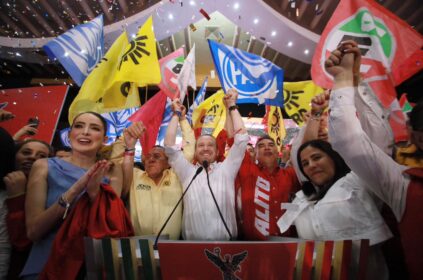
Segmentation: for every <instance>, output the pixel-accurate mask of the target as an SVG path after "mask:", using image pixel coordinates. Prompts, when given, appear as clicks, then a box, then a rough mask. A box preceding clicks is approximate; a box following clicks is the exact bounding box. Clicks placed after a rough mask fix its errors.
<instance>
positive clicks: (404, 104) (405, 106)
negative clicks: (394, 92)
mask: <svg viewBox="0 0 423 280" xmlns="http://www.w3.org/2000/svg"><path fill="white" fill-rule="evenodd" d="M399 104H400V107H401V108H402V111H403V112H404V114H407V113H409V112H411V110H413V105H411V103H410V102H408V99H407V94H406V93H403V94H402V95H401V97H400V100H399Z"/></svg>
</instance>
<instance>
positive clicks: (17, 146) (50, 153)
mask: <svg viewBox="0 0 423 280" xmlns="http://www.w3.org/2000/svg"><path fill="white" fill-rule="evenodd" d="M31 142H37V143H41V144H43V145H45V146H46V147H47V148H48V156H49V157H52V156H53V155H54V149H53V147H52V146H50V145H49V144H48V143H47V142H44V141H42V140H37V139H27V140H24V141H20V142H17V143H16V144H15V156H16V154H17V153H18V152H19V150H20V149H22V147H23V146H25V145H26V144H28V143H31Z"/></svg>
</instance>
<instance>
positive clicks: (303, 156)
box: [278, 140, 392, 279]
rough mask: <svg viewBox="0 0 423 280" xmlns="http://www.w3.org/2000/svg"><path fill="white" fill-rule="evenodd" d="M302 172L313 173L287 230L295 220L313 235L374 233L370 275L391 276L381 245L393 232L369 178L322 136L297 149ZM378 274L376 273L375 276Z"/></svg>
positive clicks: (284, 220) (285, 220)
mask: <svg viewBox="0 0 423 280" xmlns="http://www.w3.org/2000/svg"><path fill="white" fill-rule="evenodd" d="M297 157H298V163H299V168H300V170H301V172H302V173H303V174H304V176H305V177H306V178H307V179H308V181H307V182H305V183H304V184H303V188H302V190H301V191H299V192H297V193H296V196H295V199H294V200H293V201H292V203H288V204H286V205H285V207H284V208H286V210H287V211H286V212H285V214H284V215H283V216H282V217H281V218H280V219H279V221H278V225H279V228H280V230H281V232H282V233H283V232H284V231H286V230H287V229H288V228H289V227H290V226H291V225H295V226H296V229H297V232H298V235H299V237H300V238H304V239H310V240H349V239H369V240H370V246H371V250H370V256H369V262H368V268H369V269H368V272H369V273H370V274H371V273H375V275H370V274H369V273H368V275H367V276H368V279H370V278H372V279H385V278H387V275H388V273H387V268H386V265H385V262H384V259H383V256H382V254H381V253H380V250H379V248H378V247H377V246H375V245H377V244H380V243H381V242H383V241H385V240H387V239H389V238H391V237H392V234H391V232H390V231H389V229H388V227H387V226H386V224H385V223H384V221H383V219H382V217H381V215H380V213H379V211H378V209H377V207H376V205H375V203H374V201H373V199H372V197H371V196H370V195H369V193H368V192H367V191H366V190H365V189H366V188H365V187H364V186H365V185H366V182H364V181H363V180H361V179H360V178H359V177H358V176H357V175H356V174H355V173H354V172H351V171H350V169H349V167H348V166H347V165H346V164H345V162H344V160H343V159H342V158H341V156H340V155H339V154H338V153H337V152H335V151H334V150H333V149H332V147H331V145H330V144H329V143H328V142H326V141H322V140H312V141H308V142H306V143H304V144H303V145H301V147H300V148H299V150H298V154H297ZM375 277H376V278H375Z"/></svg>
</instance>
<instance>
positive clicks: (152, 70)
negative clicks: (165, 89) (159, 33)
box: [104, 16, 161, 107]
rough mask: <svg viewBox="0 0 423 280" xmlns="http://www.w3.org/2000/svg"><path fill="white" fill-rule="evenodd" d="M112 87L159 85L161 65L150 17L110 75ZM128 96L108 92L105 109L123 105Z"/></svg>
mask: <svg viewBox="0 0 423 280" xmlns="http://www.w3.org/2000/svg"><path fill="white" fill-rule="evenodd" d="M110 78H111V85H114V84H116V83H117V84H120V83H122V82H133V83H136V84H138V86H146V85H149V84H159V83H160V80H161V74H160V65H159V60H158V57H157V49H156V37H155V36H154V32H153V18H152V17H151V16H150V17H149V18H148V19H147V21H146V22H145V23H144V25H143V26H142V27H141V28H140V29H139V30H138V34H137V36H136V38H135V39H134V40H133V41H132V42H131V43H130V44H128V45H127V46H126V49H125V52H124V53H123V54H122V56H121V57H120V60H119V63H118V65H117V68H116V72H115V74H114V75H110ZM125 99H126V96H124V95H122V94H113V93H111V92H108V93H107V95H106V96H105V98H104V106H105V107H113V106H116V104H123V103H124V102H125Z"/></svg>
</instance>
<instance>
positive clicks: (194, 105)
mask: <svg viewBox="0 0 423 280" xmlns="http://www.w3.org/2000/svg"><path fill="white" fill-rule="evenodd" d="M207 81H208V77H207V76H206V79H205V80H204V82H203V85H202V86H201V88H200V90H199V91H198V93H197V96H196V97H195V99H194V103H192V105H191V106H190V107H189V110H188V112H187V120H188V122H189V123H190V124H191V125H192V113H193V112H194V110H195V109H196V108H197V107H198V105H200V104H201V102H203V101H204V97H205V96H206V89H207Z"/></svg>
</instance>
